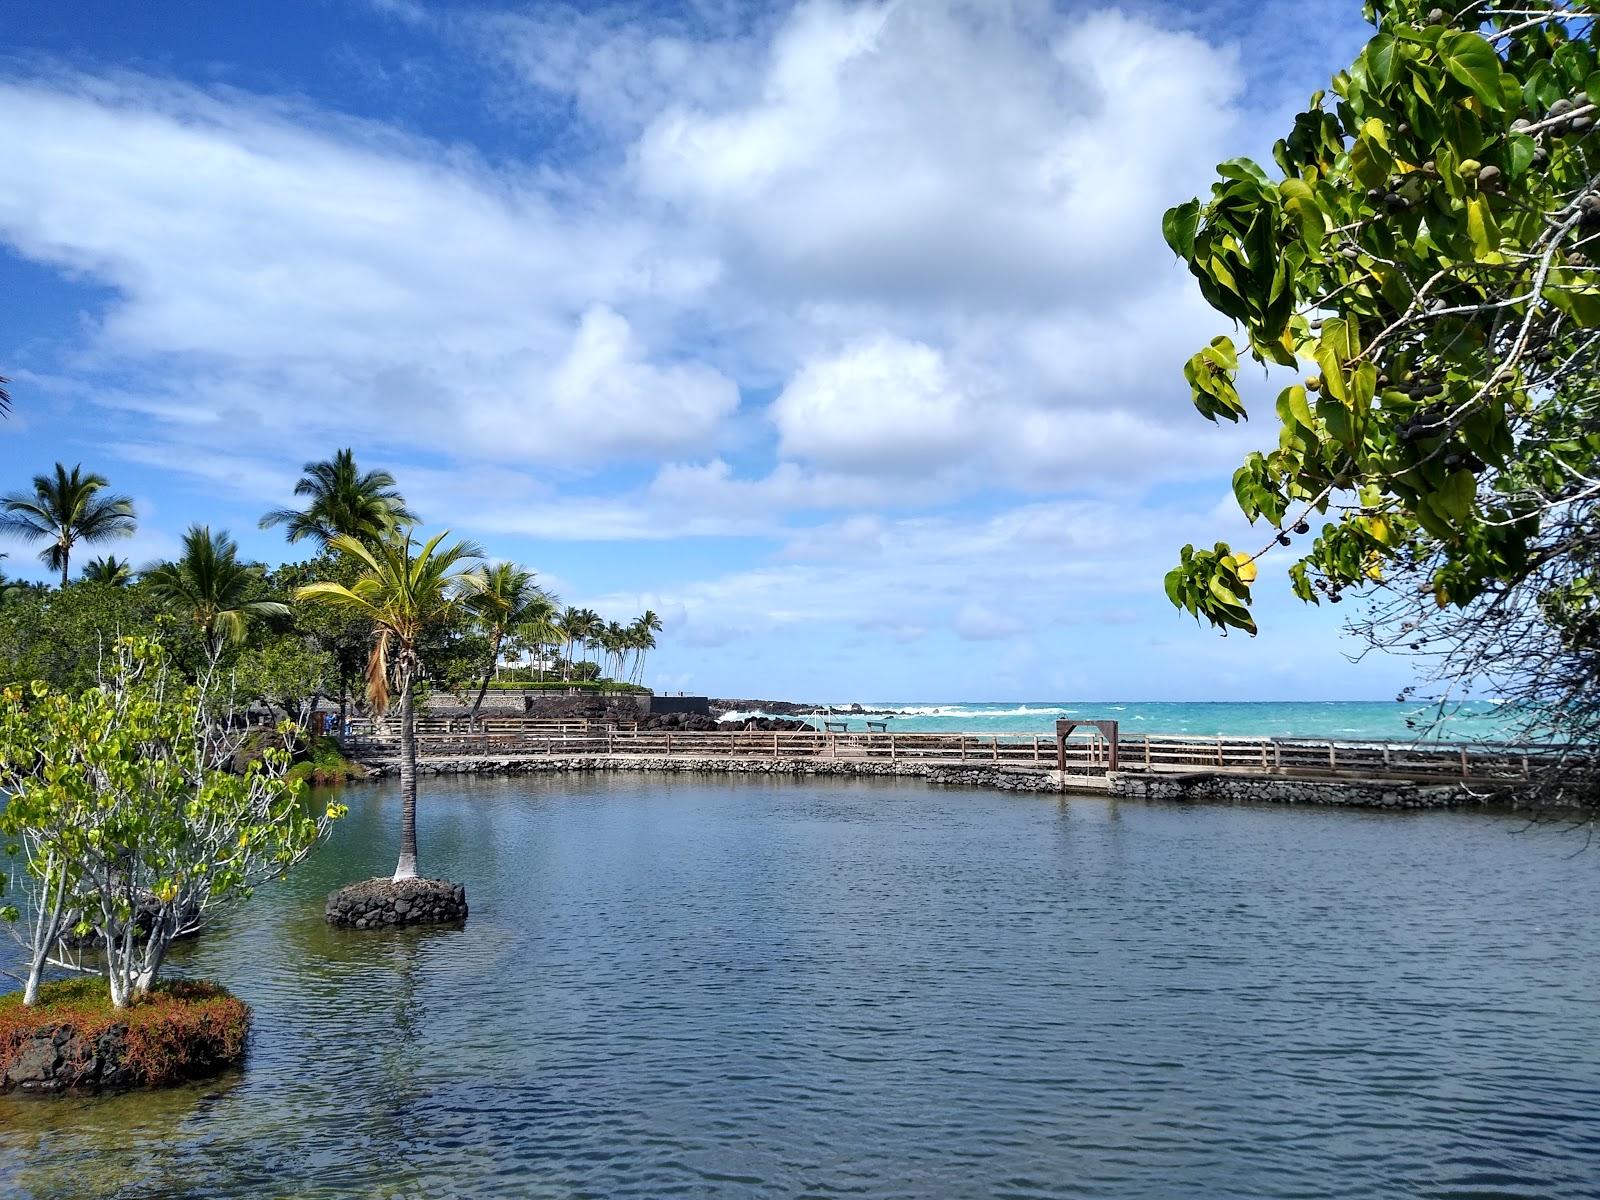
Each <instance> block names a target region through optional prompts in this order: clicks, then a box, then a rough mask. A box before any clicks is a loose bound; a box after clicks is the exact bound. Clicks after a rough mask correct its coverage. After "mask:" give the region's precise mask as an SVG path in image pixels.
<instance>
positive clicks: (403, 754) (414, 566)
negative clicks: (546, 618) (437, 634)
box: [295, 530, 486, 879]
mask: <svg viewBox="0 0 1600 1200" xmlns="http://www.w3.org/2000/svg"><path fill="white" fill-rule="evenodd" d="M445 537H446V534H445V533H439V534H436V535H435V536H434V537H432V538H430V539H429V540H428V541H427V542H425V543H424V544H423V545H422V546H420V547H419V546H418V545H417V543H416V541H415V540H414V539H413V538H412V537H411V534H410V531H409V530H406V531H403V532H398V533H394V534H391V535H390V536H389V537H387V538H384V539H383V540H382V541H380V542H377V543H374V544H372V545H370V546H369V545H367V544H366V543H364V542H362V541H361V540H360V539H359V538H356V537H352V536H351V535H350V534H345V533H341V534H336V535H334V536H333V537H331V538H329V539H328V548H329V549H330V550H335V551H338V552H340V553H342V554H346V555H349V556H351V557H352V558H353V559H355V560H356V561H358V562H359V563H361V565H362V567H363V568H364V569H363V571H362V573H361V575H360V577H359V578H357V579H356V581H355V582H354V583H352V584H351V585H350V586H348V587H346V586H345V585H344V584H342V583H309V584H307V585H306V586H305V587H302V588H299V589H297V590H296V591H295V599H296V600H299V601H302V602H309V603H314V604H326V605H329V606H331V607H333V608H336V609H341V610H343V611H345V612H350V613H356V614H359V615H361V616H364V617H366V618H367V619H368V620H369V621H371V622H372V625H373V631H374V633H375V634H376V636H375V638H374V639H373V645H372V653H371V656H370V657H369V658H368V660H367V701H368V703H369V704H370V705H371V706H372V710H373V712H375V713H377V714H378V715H380V716H381V715H383V714H384V713H386V712H388V711H389V701H390V697H391V689H390V676H391V673H392V674H393V678H394V682H395V683H396V684H397V685H398V688H399V692H400V861H399V864H398V865H397V866H396V867H395V871H394V878H396V879H415V878H416V875H417V723H416V713H415V710H414V704H413V697H414V692H415V688H416V683H417V680H418V678H419V677H420V676H421V673H422V668H423V664H422V660H421V657H420V656H419V654H418V646H419V644H420V642H421V641H422V638H423V636H424V635H425V634H426V633H427V631H428V630H429V629H430V628H431V627H432V626H435V625H438V624H441V623H443V622H446V621H448V620H450V619H451V618H452V617H454V616H456V615H457V613H459V612H460V611H461V609H462V608H463V607H464V606H465V605H467V604H468V603H470V601H471V600H472V598H473V597H474V596H476V595H477V594H478V593H479V592H481V591H483V589H484V586H485V583H486V580H485V578H484V575H483V572H482V571H481V570H478V569H475V568H474V567H472V566H471V565H470V564H471V563H472V562H473V561H474V560H477V559H481V558H482V557H483V551H482V550H480V549H479V548H478V547H477V546H476V545H474V544H473V543H471V542H465V541H458V542H455V543H453V544H452V545H450V546H448V547H445V548H444V549H442V550H441V549H440V548H439V544H440V543H441V542H442V541H444V539H445Z"/></svg>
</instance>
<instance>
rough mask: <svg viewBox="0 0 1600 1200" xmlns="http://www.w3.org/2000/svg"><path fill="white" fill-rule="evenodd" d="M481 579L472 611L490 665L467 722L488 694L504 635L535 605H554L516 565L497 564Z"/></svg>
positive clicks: (549, 597)
mask: <svg viewBox="0 0 1600 1200" xmlns="http://www.w3.org/2000/svg"><path fill="white" fill-rule="evenodd" d="M483 579H484V585H483V590H482V591H480V592H479V593H478V594H477V595H475V596H474V597H473V598H472V602H471V608H472V611H473V613H474V615H476V616H477V618H478V620H479V622H480V623H481V624H482V625H483V627H484V630H485V631H486V632H487V633H488V634H489V661H488V663H487V664H486V665H485V666H484V671H483V686H481V687H480V688H479V689H478V698H477V699H476V700H474V701H473V702H472V713H471V715H470V716H469V717H468V720H469V721H476V720H477V719H478V710H479V709H480V708H482V707H483V698H484V697H485V696H486V695H488V694H489V677H490V676H491V675H492V674H494V669H495V667H496V665H497V664H498V663H499V662H500V651H501V649H502V648H503V647H504V645H505V640H506V634H507V632H508V631H510V629H511V628H512V627H513V626H515V625H520V624H522V623H523V622H524V621H526V620H528V619H529V618H530V616H531V612H530V610H531V608H532V606H533V605H534V604H535V602H536V601H539V600H543V601H544V602H546V603H547V604H548V605H549V606H550V608H552V609H553V608H554V607H555V605H556V603H557V601H556V599H555V597H553V596H551V595H549V594H548V593H546V592H545V591H544V589H542V588H541V587H539V585H538V584H536V583H534V582H533V572H532V571H524V570H523V569H522V568H521V567H519V566H517V564H516V563H509V562H503V563H497V564H496V565H495V566H493V567H490V568H489V569H488V570H487V571H485V572H484V576H483Z"/></svg>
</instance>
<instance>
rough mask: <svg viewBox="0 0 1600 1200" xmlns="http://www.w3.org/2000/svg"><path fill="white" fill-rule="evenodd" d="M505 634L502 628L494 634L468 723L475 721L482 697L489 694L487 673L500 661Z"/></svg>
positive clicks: (474, 722)
mask: <svg viewBox="0 0 1600 1200" xmlns="http://www.w3.org/2000/svg"><path fill="white" fill-rule="evenodd" d="M505 636H506V635H505V631H504V630H498V631H496V633H495V635H494V651H493V653H491V654H490V655H489V665H488V666H487V667H485V668H484V670H483V686H482V687H480V688H479V689H478V698H477V699H476V700H474V701H473V702H472V712H471V713H470V714H469V715H468V717H467V723H468V724H469V725H471V724H476V723H477V720H478V710H479V709H480V708H482V707H483V698H484V697H485V696H486V695H488V694H489V675H490V673H491V672H493V671H494V669H495V667H496V666H497V665H498V664H499V662H500V643H501V642H502V641H504V640H505Z"/></svg>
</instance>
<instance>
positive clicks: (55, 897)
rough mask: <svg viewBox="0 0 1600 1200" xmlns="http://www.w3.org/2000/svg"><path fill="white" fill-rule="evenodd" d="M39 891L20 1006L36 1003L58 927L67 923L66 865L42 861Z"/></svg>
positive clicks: (59, 931)
mask: <svg viewBox="0 0 1600 1200" xmlns="http://www.w3.org/2000/svg"><path fill="white" fill-rule="evenodd" d="M39 888H40V891H39V911H38V913H37V915H36V919H35V922H34V927H33V944H32V946H30V947H29V958H28V978H27V982H26V983H24V984H23V987H22V1003H23V1004H25V1005H27V1006H29V1007H32V1006H33V1005H35V1004H37V1003H39V984H40V983H41V982H42V981H43V979H44V968H45V964H46V963H47V962H49V961H50V954H51V952H52V951H54V950H55V948H56V940H57V939H58V938H60V936H61V927H62V926H63V925H64V924H65V923H66V915H67V914H66V900H67V877H66V864H64V863H62V862H60V861H59V860H58V859H57V858H56V856H55V855H54V854H52V855H50V856H49V857H48V858H47V859H46V860H45V869H44V879H43V880H41V881H40V884H39Z"/></svg>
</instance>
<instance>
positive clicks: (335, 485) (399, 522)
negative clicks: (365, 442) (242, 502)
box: [261, 448, 417, 546]
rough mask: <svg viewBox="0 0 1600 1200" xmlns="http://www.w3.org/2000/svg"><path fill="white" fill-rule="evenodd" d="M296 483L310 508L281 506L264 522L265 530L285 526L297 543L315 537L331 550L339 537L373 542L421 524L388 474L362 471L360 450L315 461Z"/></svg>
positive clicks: (320, 544) (267, 516)
mask: <svg viewBox="0 0 1600 1200" xmlns="http://www.w3.org/2000/svg"><path fill="white" fill-rule="evenodd" d="M302 469H303V470H304V472H305V473H304V474H303V475H302V476H301V477H300V479H299V481H298V482H296V484H295V485H294V494H295V495H296V496H300V497H302V498H304V499H305V500H306V502H307V503H306V505H305V507H304V508H275V509H273V510H272V511H271V512H269V513H267V514H266V515H265V516H263V517H262V518H261V528H263V529H272V528H274V527H276V526H279V525H282V526H284V533H285V536H287V537H288V539H289V541H290V542H291V543H294V542H300V541H304V540H307V539H310V540H312V541H314V542H316V543H317V544H318V545H319V546H326V545H327V544H328V543H329V542H331V541H332V540H333V539H334V538H335V537H337V536H338V535H339V534H344V535H346V536H347V537H353V538H362V539H372V538H382V537H385V536H387V535H388V534H389V533H390V532H391V531H393V530H394V529H396V528H399V527H401V526H409V525H415V524H416V523H417V517H416V514H414V513H413V512H411V510H410V509H408V508H407V507H406V501H405V497H404V496H402V495H401V494H400V491H399V489H398V488H397V487H396V486H395V480H394V476H393V475H391V474H389V472H387V471H362V470H361V469H360V468H359V467H357V466H356V460H355V452H354V451H353V450H350V449H348V448H346V449H344V450H339V451H337V452H336V453H335V454H334V456H333V457H332V458H330V459H324V460H322V461H320V462H309V463H307V464H306V465H305V467H304V468H302Z"/></svg>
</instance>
